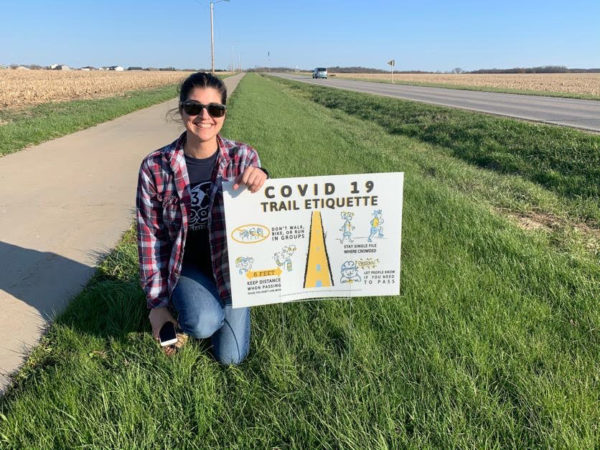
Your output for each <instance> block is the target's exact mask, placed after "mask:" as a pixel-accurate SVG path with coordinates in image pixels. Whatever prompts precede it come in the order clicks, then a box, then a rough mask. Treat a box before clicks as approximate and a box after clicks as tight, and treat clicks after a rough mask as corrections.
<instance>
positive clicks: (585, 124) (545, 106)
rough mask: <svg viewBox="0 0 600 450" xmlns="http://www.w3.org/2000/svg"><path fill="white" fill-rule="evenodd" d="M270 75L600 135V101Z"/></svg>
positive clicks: (291, 75) (290, 75)
mask: <svg viewBox="0 0 600 450" xmlns="http://www.w3.org/2000/svg"><path fill="white" fill-rule="evenodd" d="M270 75H277V76H280V77H282V78H288V79H290V80H295V81H302V82H305V83H311V84H316V85H320V86H326V87H334V88H338V89H345V90H349V91H357V92H364V93H367V94H375V95H382V96H385V97H395V98H403V99H408V100H414V101H418V102H423V103H433V104H436V105H444V106H450V107H453V108H460V109H470V110H473V111H479V112H485V113H489V114H496V115H500V116H508V117H515V118H518V119H525V120H532V121H536V122H544V123H550V124H553V125H562V126H567V127H573V128H580V129H582V130H588V131H594V132H600V101H596V100H578V99H573V98H559V97H543V96H539V95H517V94H501V93H496V92H480V91H466V90H460V89H444V88H433V87H422V86H406V85H400V84H388V83H374V82H369V81H356V80H345V79H342V78H338V79H336V78H331V77H330V78H329V79H327V80H322V79H316V80H313V79H312V78H308V77H306V76H300V75H293V74H279V73H277V74H276V73H273V74H270Z"/></svg>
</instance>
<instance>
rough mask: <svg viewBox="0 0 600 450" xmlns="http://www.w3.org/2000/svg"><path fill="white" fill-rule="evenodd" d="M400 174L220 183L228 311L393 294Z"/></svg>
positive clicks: (396, 288) (397, 276)
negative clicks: (254, 187)
mask: <svg viewBox="0 0 600 450" xmlns="http://www.w3.org/2000/svg"><path fill="white" fill-rule="evenodd" d="M403 181H404V174H403V173H378V174H360V175H335V176H324V177H303V178H282V179H270V180H267V181H266V183H265V184H264V186H263V187H262V189H261V190H260V191H259V192H256V193H254V194H253V193H251V192H250V191H248V190H247V189H243V190H242V189H239V190H238V191H234V190H233V187H232V186H233V183H231V182H227V183H223V197H224V201H225V217H226V227H227V248H228V253H229V271H230V278H231V293H232V305H233V307H234V308H241V307H246V306H257V305H267V304H273V303H282V302H289V301H294V300H302V299H310V298H325V297H365V296H382V295H399V293H400V240H401V230H402V193H403Z"/></svg>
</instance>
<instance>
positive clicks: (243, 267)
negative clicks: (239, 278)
mask: <svg viewBox="0 0 600 450" xmlns="http://www.w3.org/2000/svg"><path fill="white" fill-rule="evenodd" d="M252 263H254V258H252V257H250V256H238V257H237V258H236V259H235V267H237V269H238V272H239V274H240V275H243V274H245V273H246V272H248V271H249V270H250V269H252Z"/></svg>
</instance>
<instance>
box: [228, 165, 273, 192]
mask: <svg viewBox="0 0 600 450" xmlns="http://www.w3.org/2000/svg"><path fill="white" fill-rule="evenodd" d="M266 179H267V174H266V173H264V172H263V171H262V170H260V169H259V168H258V167H254V166H249V167H246V170H244V173H242V174H240V175H238V176H237V178H236V179H235V183H233V189H238V188H239V187H240V184H245V185H246V186H247V187H248V189H249V190H250V192H256V191H258V190H259V189H260V188H261V187H262V185H263V184H265V181H266Z"/></svg>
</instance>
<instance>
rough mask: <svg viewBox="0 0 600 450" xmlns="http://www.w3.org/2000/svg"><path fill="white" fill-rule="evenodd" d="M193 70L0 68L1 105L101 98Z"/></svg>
mask: <svg viewBox="0 0 600 450" xmlns="http://www.w3.org/2000/svg"><path fill="white" fill-rule="evenodd" d="M188 74H189V72H167V71H124V72H115V71H105V70H102V71H89V72H85V71H79V70H77V71H75V70H71V71H59V70H12V69H4V70H0V107H2V108H18V107H23V106H29V105H35V104H38V103H46V102H54V101H65V100H74V99H83V98H100V97H109V96H113V95H118V94H122V93H124V92H127V91H133V90H138V89H149V88H153V87H158V86H162V85H165V84H173V83H179V82H180V81H182V80H183V79H184V78H185V77H186V76H187V75H188Z"/></svg>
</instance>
